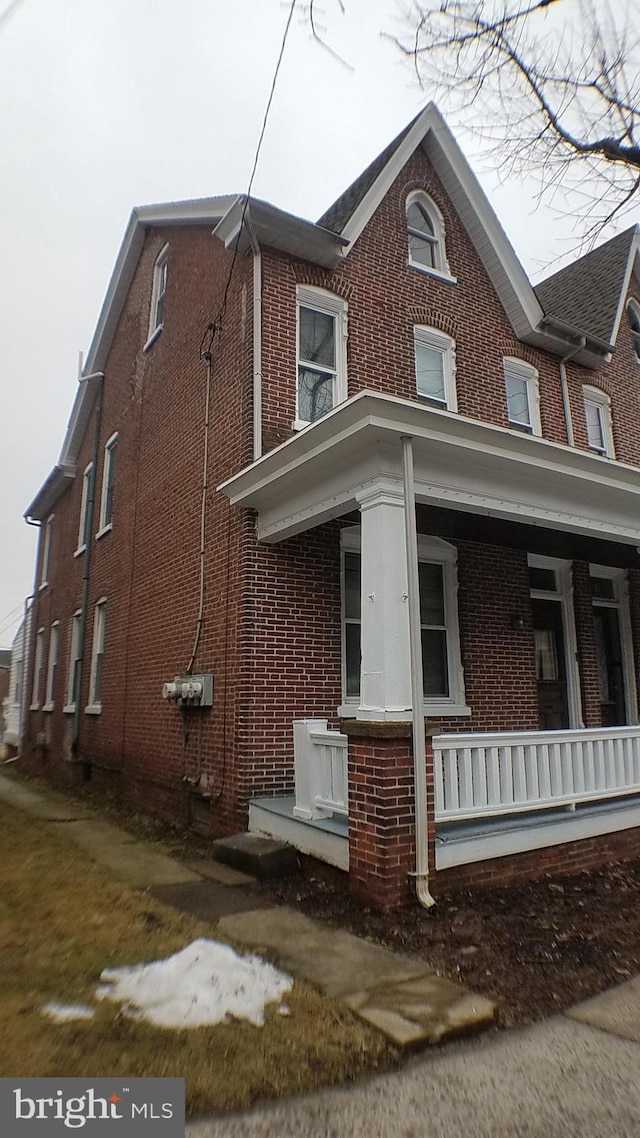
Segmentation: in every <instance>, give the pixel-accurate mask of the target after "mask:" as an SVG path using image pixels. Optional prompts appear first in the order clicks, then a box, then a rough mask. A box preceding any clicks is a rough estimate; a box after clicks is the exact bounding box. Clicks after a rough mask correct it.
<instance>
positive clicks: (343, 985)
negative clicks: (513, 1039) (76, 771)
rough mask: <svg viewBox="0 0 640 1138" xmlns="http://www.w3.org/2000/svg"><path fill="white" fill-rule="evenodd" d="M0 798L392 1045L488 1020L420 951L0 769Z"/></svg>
mask: <svg viewBox="0 0 640 1138" xmlns="http://www.w3.org/2000/svg"><path fill="white" fill-rule="evenodd" d="M0 801H3V802H5V803H7V804H8V805H10V806H13V807H15V808H16V809H18V810H22V811H24V812H25V813H27V814H31V815H33V816H34V817H36V818H40V819H42V820H44V821H46V822H49V823H50V824H51V825H52V826H53V827H54V828H55V829H56V830H57V831H58V833H62V834H64V836H65V837H67V838H69V840H70V841H72V842H75V843H76V844H77V845H78V846H80V847H81V849H82V850H83V851H84V853H86V855H87V856H88V857H90V858H92V859H93V860H94V861H96V862H98V864H100V865H102V866H104V868H105V869H106V870H107V871H108V872H109V873H111V874H113V876H114V877H117V878H119V880H121V881H123V882H124V883H125V884H126V885H128V886H130V887H131V888H134V889H147V890H149V891H150V892H151V893H153V895H154V896H155V897H157V898H158V900H161V901H164V902H165V903H166V904H168V905H171V906H172V907H173V908H175V909H178V910H180V911H181V912H184V913H189V914H191V915H192V916H195V917H198V918H199V919H200V920H204V921H210V922H211V923H212V924H214V925H215V926H216V928H218V929H219V931H220V933H221V934H222V935H223V936H224V937H225V938H228V939H230V940H232V941H233V942H234V943H236V944H238V945H243V946H246V947H247V948H248V949H251V950H252V951H254V952H258V953H261V952H262V953H263V954H265V955H267V956H272V957H275V958H276V960H277V962H278V963H279V964H280V965H281V966H282V967H284V968H286V970H287V971H288V972H291V973H292V974H293V975H294V976H297V977H301V978H304V979H305V980H308V981H309V982H310V983H312V984H313V985H314V986H315V987H316V988H317V989H319V991H321V992H324V993H325V994H326V995H328V996H331V997H332V998H334V999H338V1000H341V1001H343V1002H344V1003H345V1004H346V1005H347V1006H348V1007H349V1008H350V1009H351V1010H352V1011H353V1012H354V1013H355V1014H356V1015H358V1016H360V1017H361V1018H362V1019H364V1020H366V1021H367V1022H368V1023H369V1024H372V1025H373V1026H374V1027H376V1028H378V1029H379V1030H380V1031H382V1032H383V1033H384V1034H385V1035H386V1036H387V1037H388V1038H389V1039H391V1040H392V1041H393V1042H394V1043H395V1044H396V1045H397V1046H400V1047H411V1048H413V1047H417V1046H420V1045H422V1046H424V1045H427V1044H430V1043H439V1042H441V1041H442V1040H444V1039H448V1038H451V1037H453V1036H457V1035H461V1034H469V1033H472V1032H475V1031H478V1030H480V1029H482V1028H484V1027H486V1026H488V1025H490V1024H491V1022H492V1020H493V1016H494V1011H495V1005H494V1004H493V1003H492V1002H491V1001H490V1000H487V999H485V998H484V997H483V996H477V995H475V994H474V993H472V992H470V991H469V990H468V989H466V988H463V986H462V985H461V984H456V983H453V982H452V981H450V980H445V979H444V978H443V977H441V976H438V975H436V973H435V972H434V971H433V969H431V968H430V967H429V965H428V964H427V963H426V961H424V960H420V959H417V958H416V957H408V956H400V955H398V954H397V953H394V952H391V951H390V950H389V949H386V948H382V947H380V946H379V945H375V944H371V943H370V942H369V941H365V940H361V939H360V938H359V937H355V936H352V935H351V933H347V932H343V931H341V930H338V929H332V928H329V927H328V926H327V925H323V924H320V923H319V922H316V921H314V920H312V919H311V918H310V917H306V916H303V915H302V914H301V913H298V912H297V911H296V910H294V909H290V908H288V907H286V906H284V905H281V906H274V905H272V904H271V903H269V902H265V901H264V900H262V899H258V898H257V896H256V894H255V893H253V892H252V891H251V889H250V885H251V884H252V881H253V879H252V878H250V877H248V876H247V875H246V874H244V873H239V872H238V871H237V870H234V869H231V868H229V867H228V866H226V865H222V864H219V863H216V862H214V861H202V862H199V861H197V862H181V861H176V860H175V859H173V858H170V857H167V856H166V855H165V854H162V853H160V852H158V851H157V850H156V849H154V848H153V847H152V846H151V845H150V844H148V843H146V842H140V841H137V840H136V839H135V838H133V837H132V836H131V835H130V834H128V833H127V832H126V831H124V830H121V829H120V828H119V827H118V826H114V825H112V824H111V823H110V822H105V821H103V820H102V819H100V818H98V817H96V815H95V814H94V812H93V811H92V810H91V809H90V808H88V807H85V806H83V804H82V803H78V802H76V801H74V800H73V799H71V800H70V799H68V798H65V797H63V796H62V795H59V794H56V793H54V792H53V791H49V790H47V791H46V792H45V791H42V790H40V789H38V790H35V789H33V788H32V787H31V786H29V785H27V784H25V783H24V782H20V781H19V780H18V779H16V778H14V777H10V776H7V775H0Z"/></svg>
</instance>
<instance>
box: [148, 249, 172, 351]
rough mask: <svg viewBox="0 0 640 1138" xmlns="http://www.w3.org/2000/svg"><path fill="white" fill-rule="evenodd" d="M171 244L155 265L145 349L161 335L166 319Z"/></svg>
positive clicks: (161, 253) (163, 250) (162, 251)
mask: <svg viewBox="0 0 640 1138" xmlns="http://www.w3.org/2000/svg"><path fill="white" fill-rule="evenodd" d="M168 258H169V246H168V245H165V247H164V249H162V250H161V251H160V254H159V256H158V258H157V260H156V263H155V265H154V267H153V287H152V289H151V309H150V312H149V334H148V336H147V342H146V344H145V346H144V347H145V351H146V349H147V348H150V347H151V345H152V343H153V342H154V340H155V339H156V338H157V337H158V336H159V335H160V333H161V331H162V327H163V321H164V298H165V295H166V291H167V270H168Z"/></svg>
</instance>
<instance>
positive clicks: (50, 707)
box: [42, 703, 53, 711]
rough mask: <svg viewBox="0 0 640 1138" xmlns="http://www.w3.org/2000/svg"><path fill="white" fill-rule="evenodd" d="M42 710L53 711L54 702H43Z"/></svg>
mask: <svg viewBox="0 0 640 1138" xmlns="http://www.w3.org/2000/svg"><path fill="white" fill-rule="evenodd" d="M42 710H43V711H53V704H52V703H43V705H42Z"/></svg>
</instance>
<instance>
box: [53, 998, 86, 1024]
mask: <svg viewBox="0 0 640 1138" xmlns="http://www.w3.org/2000/svg"><path fill="white" fill-rule="evenodd" d="M42 1011H43V1012H44V1014H45V1015H47V1016H49V1019H53V1020H55V1022H56V1023H67V1021H69V1020H73V1019H93V1017H94V1015H95V1012H94V1010H93V1008H89V1007H87V1005H86V1004H57V1003H56V1002H55V1000H53V1001H51V1002H50V1003H48V1004H44V1005H43V1007H42Z"/></svg>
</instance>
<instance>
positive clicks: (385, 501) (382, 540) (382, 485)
mask: <svg viewBox="0 0 640 1138" xmlns="http://www.w3.org/2000/svg"><path fill="white" fill-rule="evenodd" d="M358 503H359V506H360V515H361V540H362V545H361V566H362V569H361V573H362V609H361V637H362V640H361V645H362V665H361V683H360V706H359V707H358V711H357V717H358V718H359V719H374V720H384V719H390V720H394V719H395V720H397V719H407V720H408V719H410V718H411V666H410V652H409V607H408V604H407V563H406V548H405V533H404V495H403V491H402V484H401V482H400V481H399V480H398V481H397V482H396V481H395V480H394V479H390V478H385V479H384V480H382V479H381V480H380V481H379V482H378V483H377V484H376V485H374V486H370V487H367V489H366V490H364V491H362V492H361V493H360V494H358Z"/></svg>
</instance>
